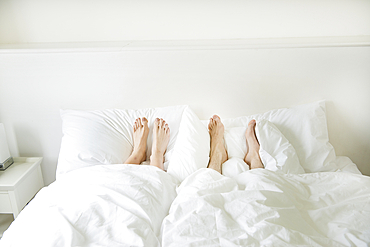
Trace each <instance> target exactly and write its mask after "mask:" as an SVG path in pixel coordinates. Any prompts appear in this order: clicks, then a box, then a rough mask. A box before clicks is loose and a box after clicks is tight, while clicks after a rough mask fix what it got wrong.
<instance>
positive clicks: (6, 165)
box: [0, 157, 14, 171]
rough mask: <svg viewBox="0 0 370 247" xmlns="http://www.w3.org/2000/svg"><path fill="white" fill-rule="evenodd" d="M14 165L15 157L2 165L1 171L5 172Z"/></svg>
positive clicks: (0, 164) (0, 165) (0, 166)
mask: <svg viewBox="0 0 370 247" xmlns="http://www.w3.org/2000/svg"><path fill="white" fill-rule="evenodd" d="M13 163H14V161H13V157H9V158H8V159H7V160H5V161H4V162H3V163H0V171H5V170H6V168H8V167H9V166H11V165H12V164H13Z"/></svg>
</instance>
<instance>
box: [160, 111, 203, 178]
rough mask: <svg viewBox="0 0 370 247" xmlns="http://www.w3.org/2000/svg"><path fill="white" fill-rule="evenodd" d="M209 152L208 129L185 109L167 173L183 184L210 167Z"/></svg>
mask: <svg viewBox="0 0 370 247" xmlns="http://www.w3.org/2000/svg"><path fill="white" fill-rule="evenodd" d="M209 150H210V137H209V133H208V129H207V128H206V127H205V126H204V125H203V124H202V122H201V121H200V120H199V118H198V117H197V116H196V115H195V114H194V113H193V112H192V111H190V110H189V109H188V108H187V109H185V111H184V113H183V117H182V121H181V124H180V128H179V132H178V135H177V139H176V144H175V147H174V149H173V152H172V156H171V160H170V164H169V166H168V170H167V172H168V173H169V174H171V175H173V176H174V177H176V178H177V179H178V180H179V181H180V182H182V181H183V180H184V179H185V178H186V177H187V176H189V175H190V174H192V173H193V172H195V171H196V170H198V169H200V168H206V167H207V166H208V162H209Z"/></svg>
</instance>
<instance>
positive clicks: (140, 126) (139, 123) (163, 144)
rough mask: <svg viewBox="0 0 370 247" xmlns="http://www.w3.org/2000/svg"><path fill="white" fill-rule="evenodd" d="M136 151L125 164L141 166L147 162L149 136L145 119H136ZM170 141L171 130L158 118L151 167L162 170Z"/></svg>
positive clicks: (155, 126) (134, 136)
mask: <svg viewBox="0 0 370 247" xmlns="http://www.w3.org/2000/svg"><path fill="white" fill-rule="evenodd" d="M133 130H134V134H133V139H134V150H133V152H132V154H131V155H130V157H129V158H128V159H127V160H126V161H125V164H138V165H139V164H141V163H142V162H143V161H145V160H146V145H147V139H148V135H149V127H148V120H147V119H146V118H145V117H143V118H138V119H136V121H135V123H134V126H133ZM169 140H170V128H169V127H168V124H167V123H166V121H164V120H163V119H160V118H156V119H155V121H154V126H153V144H152V154H151V156H150V165H152V166H156V167H158V168H160V169H162V170H164V168H163V162H164V154H165V152H166V150H167V145H168V142H169Z"/></svg>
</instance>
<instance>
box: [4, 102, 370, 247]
mask: <svg viewBox="0 0 370 247" xmlns="http://www.w3.org/2000/svg"><path fill="white" fill-rule="evenodd" d="M143 116H145V117H146V118H147V119H148V120H149V127H150V129H151V126H152V125H153V122H154V119H155V118H157V117H160V118H163V119H165V120H166V121H167V122H168V124H169V126H170V129H171V137H170V141H169V144H168V148H167V151H166V154H165V162H164V167H165V170H166V171H162V170H160V169H158V168H156V167H152V166H150V165H148V164H149V163H148V161H144V162H143V164H141V165H132V164H122V163H123V161H124V160H126V159H127V157H128V156H129V155H130V153H131V151H132V148H133V140H132V123H133V122H134V120H135V119H136V118H138V117H143ZM221 117H222V116H221ZM61 118H62V123H63V125H62V129H63V138H62V144H61V149H60V154H59V158H58V166H57V179H56V181H55V182H53V183H52V184H51V185H49V186H47V187H45V188H43V189H42V190H41V191H40V192H39V193H38V194H37V195H36V196H35V198H34V199H33V200H32V201H31V202H30V203H29V204H28V205H27V206H26V207H25V208H24V209H23V211H22V212H21V213H20V214H19V216H18V217H17V219H16V220H15V221H14V222H13V223H12V224H11V226H10V227H9V229H8V230H7V231H6V232H5V233H4V235H3V237H2V239H1V240H0V246H4V247H5V246H368V245H369V244H370V178H369V177H367V176H364V175H362V174H361V173H360V171H359V170H358V169H357V167H356V165H355V164H354V163H352V161H351V160H350V159H349V158H348V157H344V156H337V155H336V154H335V150H334V148H333V146H332V145H331V144H330V142H329V138H328V131H327V122H326V108H325V101H320V102H314V103H311V104H306V105H298V106H296V107H292V108H282V109H274V110H271V111H268V112H265V113H261V114H257V115H252V116H240V117H237V118H232V119H222V121H223V123H224V126H225V134H224V141H225V147H226V149H227V152H228V156H229V159H228V161H227V162H225V163H224V164H223V167H222V173H223V174H222V175H221V174H220V173H218V172H216V171H215V170H212V169H209V168H207V164H208V160H209V151H210V145H209V143H210V137H209V134H208V130H207V123H208V121H207V120H200V119H199V118H198V117H197V115H196V114H195V113H194V112H193V111H192V110H191V109H190V107H188V106H186V105H180V106H171V107H162V108H150V109H149V108H147V109H139V110H122V109H109V110H95V111H77V110H62V111H61ZM251 119H256V122H257V125H256V135H257V138H258V140H259V143H260V145H261V148H260V156H261V159H262V161H263V164H264V165H265V169H253V170H249V167H248V165H246V164H245V163H244V162H243V157H244V155H245V153H246V152H247V150H248V147H247V145H246V142H245V137H244V133H245V130H246V126H247V124H248V122H249V121H250V120H251ZM151 145H152V138H151V134H149V138H148V148H147V157H150V150H151V148H150V147H151Z"/></svg>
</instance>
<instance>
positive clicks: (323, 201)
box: [162, 169, 370, 246]
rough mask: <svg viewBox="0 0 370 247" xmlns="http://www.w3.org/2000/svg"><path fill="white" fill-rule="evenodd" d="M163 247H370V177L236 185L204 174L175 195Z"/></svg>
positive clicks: (248, 178) (253, 178) (270, 178)
mask: <svg viewBox="0 0 370 247" xmlns="http://www.w3.org/2000/svg"><path fill="white" fill-rule="evenodd" d="M177 192H178V195H177V197H176V199H175V200H174V202H173V203H172V205H171V208H170V213H169V215H168V216H167V217H166V218H165V219H164V221H163V224H162V246H368V244H369V243H370V178H369V177H367V176H363V175H359V174H352V173H345V172H321V173H310V174H290V175H288V174H279V173H276V172H272V171H269V170H266V169H255V170H251V171H245V172H243V173H241V174H239V175H238V176H237V177H236V178H235V179H232V178H228V177H225V176H222V175H220V174H219V173H217V172H216V171H213V170H212V169H201V170H198V171H197V172H196V173H194V174H192V175H191V176H189V177H188V178H187V179H186V180H184V182H183V183H182V184H181V186H180V187H179V188H178V189H177Z"/></svg>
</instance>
